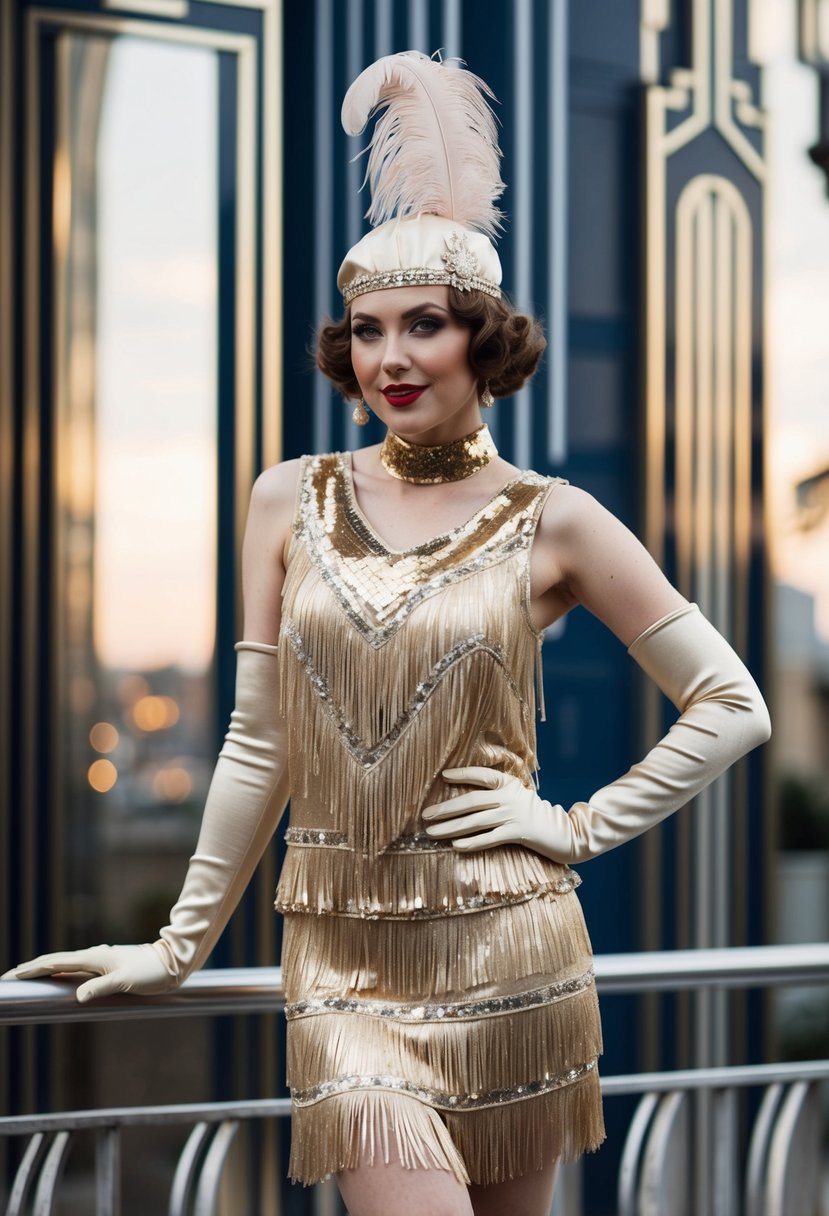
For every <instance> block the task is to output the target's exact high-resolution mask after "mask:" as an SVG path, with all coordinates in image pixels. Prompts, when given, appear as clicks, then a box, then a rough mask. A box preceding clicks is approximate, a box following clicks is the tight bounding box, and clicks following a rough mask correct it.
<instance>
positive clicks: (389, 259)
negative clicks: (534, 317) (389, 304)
mask: <svg viewBox="0 0 829 1216" xmlns="http://www.w3.org/2000/svg"><path fill="white" fill-rule="evenodd" d="M500 282H501V263H500V261H499V259H498V254H497V253H496V252H495V248H494V246H493V245H492V242H491V241H490V240H489V239H488V238H487V237H486V236H484V234H483V233H481V232H474V231H472V230H471V229H469V228H465V227H463V226H462V225H460V224H458V223H457V221H455V220H447V219H444V218H443V217H442V216H437V215H421V216H414V217H412V218H407V219H403V220H389V222H388V223H386V224H381V226H380V227H379V228H375V229H374V230H373V231H372V232H369V233H368V234H367V235H366V236H364V237H363V239H362V240H361V241H359V242H358V243H357V244H356V245H355V246H354V248H353V249H350V250H349V252H348V254H347V255H346V257H345V259H344V261H343V263H342V265H341V266H340V271H339V274H338V275H337V286H338V287H339V288H340V290H341V291H342V295H343V300H344V302H345V303H346V304H350V303H351V301H352V300H354V299H356V297H357V296H361V295H364V294H365V293H366V292H367V291H378V290H381V289H383V288H386V287H407V286H413V285H431V284H432V283H439V284H447V285H449V286H451V287H457V288H458V289H459V290H460V291H484V292H486V294H487V295H490V296H494V297H495V299H500V296H501V288H500Z"/></svg>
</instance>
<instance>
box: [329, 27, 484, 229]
mask: <svg viewBox="0 0 829 1216" xmlns="http://www.w3.org/2000/svg"><path fill="white" fill-rule="evenodd" d="M462 62H463V61H462V60H460V59H445V60H443V61H442V62H437V61H436V60H434V59H430V58H429V56H428V55H424V54H423V53H422V52H421V51H402V52H400V53H399V54H397V55H385V56H384V57H383V58H382V59H378V60H377V61H376V63H372V64H371V65H370V66H369V67H367V68H366V69H365V70H364V71H363V72H361V73H360V75H359V76H358V77H357V79H356V80H355V81H354V82H353V84H352V85H351V87H350V88H349V90H348V92H347V93H346V95H345V98H344V99H343V106H342V124H343V127H344V128H345V130H346V132H347V133H348V134H349V135H359V133H360V132H361V131H362V130H363V129H364V128H365V126H366V123H367V122H368V120H369V118H370V117H371V116H372V114H373V113H374V112H375V111H376V110H378V109H380V108H381V107H383V106H385V107H386V110H385V113H383V114H382V115H381V117H380V118H379V119H378V120H377V123H376V124H375V127H374V133H373V135H372V138H371V143H370V145H369V149H368V150H369V159H368V165H367V167H366V175H365V178H364V179H363V185H365V183H366V181H368V182H369V183H370V188H371V206H370V207H369V209H368V211H367V212H366V218H367V219H368V220H369V221H370V223H371V224H372V225H373V226H375V227H376V226H377V225H378V224H382V223H385V221H386V220H389V219H391V218H392V217H393V216H395V215H397V216H400V217H402V216H406V215H416V214H419V213H426V214H431V215H442V216H444V217H445V218H446V219H452V220H457V221H458V222H459V223H462V224H466V225H468V226H469V227H470V228H475V229H477V230H478V231H480V232H485V233H486V234H487V236H490V237H492V236H495V235H496V233H497V232H498V231H499V230H500V229H501V228H502V227H503V225H502V222H501V221H502V218H503V214H504V213H503V212H502V211H500V210H499V209H498V208H497V207H496V206H495V199H496V198H498V197H499V196H500V195H501V194H502V193H503V191H504V183H503V182H502V181H501V177H500V160H501V150H500V148H499V147H498V136H497V130H496V126H495V116H494V114H493V112H492V109H491V107H490V105H489V103H488V102H487V101H486V99H485V96H484V95H486V96H487V97H492V98H493V99H495V94H494V93H493V92H492V90H491V89H490V87H489V85H488V84H487V83H486V81H484V80H481V78H480V77H479V76H475V75H474V74H473V73H472V72H469V71H465V70H464V69H463V68H462V67H461V66H460V65H461V63H462ZM366 150H367V149H363V152H365V151H366ZM358 155H360V156H361V155H363V153H362V152H361V153H358ZM355 159H356V157H355Z"/></svg>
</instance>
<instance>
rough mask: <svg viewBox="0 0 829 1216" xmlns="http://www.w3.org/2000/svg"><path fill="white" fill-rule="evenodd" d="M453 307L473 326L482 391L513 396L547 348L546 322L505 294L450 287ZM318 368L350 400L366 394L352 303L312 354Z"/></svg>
mask: <svg viewBox="0 0 829 1216" xmlns="http://www.w3.org/2000/svg"><path fill="white" fill-rule="evenodd" d="M449 310H450V312H451V313H452V314H453V316H454V318H455V320H456V321H458V322H459V323H460V324H461V325H466V326H468V327H469V329H471V330H472V337H471V339H470V342H469V365H470V367H471V368H472V371H473V373H474V374H475V376H477V378H478V390H479V392H482V391H483V387H484V385H485V384H487V383H488V384H489V391H490V392H491V393H492V395H493V397H510V396H512V394H513V393H517V392H518V390H519V389H520V388H522V387H523V386H524V385H525V384H526V382H527V381H528V380H529V379H530V377H531V376H533V375H534V374H535V371H536V369H537V367H538V364H539V361H540V359H541V356H542V355H543V353H544V350H545V348H546V346H547V340H546V338H545V337H544V331H543V330H542V328H541V323H540V322H539V321H538V320H536V318H535V317H531V316H528V315H526V314H525V313H521V312H517V311H516V310H515V309H514V308H513V307H512V304H511V303H510V302H509V301H508V300H507V299H506V297H504V296H502V297H501V298H500V299H498V300H496V299H495V298H494V296H490V295H487V294H486V293H485V292H482V291H460V290H459V289H458V288H457V287H452V286H450V287H449ZM311 353H312V354H313V356H314V359H315V362H316V365H317V367H318V368H319V369H320V371H321V372H322V373H323V375H325V376H327V377H328V379H329V380H330V381H331V382H332V383H333V385H334V387H335V388H336V389H337V390H338V391H339V392H340V393H342V395H343V397H345V398H355V397H357V398H358V397H360V395H361V394H360V386H359V384H358V383H357V377H356V376H355V375H354V368H353V367H352V365H351V306H350V305H348V306H347V307H346V310H345V313H344V315H343V317H342V318H341V320H339V321H332V320H331V319H330V318H326V320H324V321H323V322H322V324H321V325H320V327H319V329H318V330H317V334H316V348H315V350H313V351H312V352H311Z"/></svg>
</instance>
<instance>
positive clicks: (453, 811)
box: [423, 790, 501, 823]
mask: <svg viewBox="0 0 829 1216" xmlns="http://www.w3.org/2000/svg"><path fill="white" fill-rule="evenodd" d="M500 805H501V797H500V795H499V794H498V793H497V791H495V790H493V791H489V790H472V791H471V792H470V793H468V794H459V795H458V797H457V798H448V799H447V800H446V802H436V803H435V804H434V805H433V806H429V807H427V808H426V810H425V811H424V812H423V818H424V819H425V820H426V822H427V823H434V822H436V821H437V820H439V819H451V818H452V817H453V816H455V815H465V814H466V813H467V812H468V811H488V810H492V809H493V808H494V807H496V806H500Z"/></svg>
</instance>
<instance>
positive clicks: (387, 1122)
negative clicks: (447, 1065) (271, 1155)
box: [288, 1090, 470, 1186]
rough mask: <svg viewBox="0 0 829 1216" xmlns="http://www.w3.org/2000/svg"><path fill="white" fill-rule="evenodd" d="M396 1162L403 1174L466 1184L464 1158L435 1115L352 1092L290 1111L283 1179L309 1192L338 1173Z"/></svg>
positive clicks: (409, 1101) (412, 1101)
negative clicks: (441, 1174) (446, 1176)
mask: <svg viewBox="0 0 829 1216" xmlns="http://www.w3.org/2000/svg"><path fill="white" fill-rule="evenodd" d="M378 1159H379V1160H381V1161H383V1162H385V1163H386V1164H387V1165H388V1164H389V1162H390V1161H394V1160H397V1159H399V1161H400V1162H401V1164H402V1165H404V1166H405V1168H406V1169H435V1170H451V1171H452V1173H453V1174H454V1175H455V1177H456V1178H457V1179H458V1181H459V1182H462V1183H465V1184H468V1183H469V1180H470V1179H469V1175H468V1173H467V1172H466V1167H465V1165H464V1163H463V1158H462V1157H461V1155H460V1153H459V1152H458V1150H457V1148H456V1147H455V1145H454V1143H453V1142H452V1137H451V1136H450V1135H449V1132H448V1131H447V1130H446V1125H445V1124H444V1123H443V1121H442V1120H441V1118H440V1116H439V1115H438V1113H437V1111H435V1110H433V1109H432V1108H431V1107H430V1106H426V1105H425V1103H423V1102H419V1101H418V1100H417V1099H416V1098H411V1097H408V1096H406V1095H404V1094H396V1093H392V1092H391V1091H389V1090H357V1091H355V1092H353V1093H346V1094H338V1095H337V1096H335V1097H331V1098H326V1099H325V1100H324V1101H323V1102H318V1103H317V1104H316V1105H315V1106H308V1107H295V1108H294V1110H293V1113H292V1115H291V1157H290V1161H289V1164H288V1177H289V1178H291V1179H292V1180H293V1181H295V1182H302V1183H304V1185H305V1186H312V1185H313V1184H314V1183H315V1182H320V1181H321V1180H322V1179H323V1178H327V1177H328V1175H329V1174H332V1173H335V1172H336V1171H337V1170H344V1169H346V1170H347V1169H355V1168H356V1167H357V1166H358V1165H361V1164H367V1165H374V1164H375V1162H376V1161H377V1160H378Z"/></svg>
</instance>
